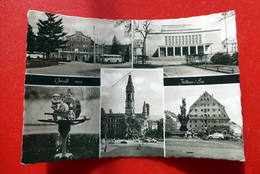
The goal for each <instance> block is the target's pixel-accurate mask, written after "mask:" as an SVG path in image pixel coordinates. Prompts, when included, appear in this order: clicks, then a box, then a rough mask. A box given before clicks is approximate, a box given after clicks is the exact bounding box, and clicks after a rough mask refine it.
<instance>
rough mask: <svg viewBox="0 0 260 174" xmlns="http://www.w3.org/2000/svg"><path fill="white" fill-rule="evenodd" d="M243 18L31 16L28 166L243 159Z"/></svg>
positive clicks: (224, 15)
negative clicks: (239, 36) (89, 160)
mask: <svg viewBox="0 0 260 174" xmlns="http://www.w3.org/2000/svg"><path fill="white" fill-rule="evenodd" d="M118 19H120V16H119V18H118ZM235 19H236V14H235V11H228V12H221V13H216V14H210V15H204V16H196V17H189V18H181V19H162V20H115V19H113V20H112V19H96V18H82V17H73V16H66V15H62V14H51V13H45V12H39V11H29V12H28V32H27V48H26V53H27V54H26V58H25V59H26V80H25V97H24V128H23V145H22V163H23V164H33V163H38V162H49V161H59V160H73V159H84V158H106V157H148V156H149V157H192V158H212V159H226V160H235V161H244V160H245V158H244V143H243V131H242V130H243V122H242V115H241V102H240V88H239V83H240V81H239V68H238V64H239V62H238V44H237V43H238V42H237V39H236V38H237V37H236V35H237V33H236V20H235Z"/></svg>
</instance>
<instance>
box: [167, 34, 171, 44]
mask: <svg viewBox="0 0 260 174" xmlns="http://www.w3.org/2000/svg"><path fill="white" fill-rule="evenodd" d="M168 45H171V36H168Z"/></svg>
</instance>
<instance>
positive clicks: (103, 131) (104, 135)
mask: <svg viewBox="0 0 260 174" xmlns="http://www.w3.org/2000/svg"><path fill="white" fill-rule="evenodd" d="M106 119H107V116H106V112H105V110H104V109H103V108H101V138H105V139H106V138H107V123H106Z"/></svg>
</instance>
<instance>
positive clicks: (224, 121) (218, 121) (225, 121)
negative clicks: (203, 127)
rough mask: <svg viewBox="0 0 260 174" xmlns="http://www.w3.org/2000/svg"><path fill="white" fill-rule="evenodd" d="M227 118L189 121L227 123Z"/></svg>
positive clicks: (193, 121)
mask: <svg viewBox="0 0 260 174" xmlns="http://www.w3.org/2000/svg"><path fill="white" fill-rule="evenodd" d="M228 122H229V121H228V120H190V123H228Z"/></svg>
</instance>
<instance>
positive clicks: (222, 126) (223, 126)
mask: <svg viewBox="0 0 260 174" xmlns="http://www.w3.org/2000/svg"><path fill="white" fill-rule="evenodd" d="M192 127H204V125H201V126H198V125H196V124H195V125H190V128H192ZM205 127H221V128H228V126H225V125H205Z"/></svg>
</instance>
